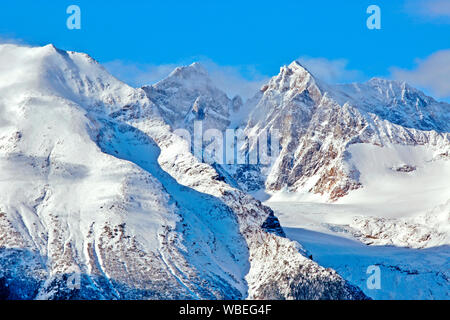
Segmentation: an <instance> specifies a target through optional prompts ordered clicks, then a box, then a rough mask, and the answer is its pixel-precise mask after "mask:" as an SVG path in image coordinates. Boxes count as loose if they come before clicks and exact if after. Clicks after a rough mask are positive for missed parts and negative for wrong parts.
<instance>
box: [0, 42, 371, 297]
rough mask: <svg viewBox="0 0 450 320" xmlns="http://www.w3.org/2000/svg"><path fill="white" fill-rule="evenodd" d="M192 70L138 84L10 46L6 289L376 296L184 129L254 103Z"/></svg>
mask: <svg viewBox="0 0 450 320" xmlns="http://www.w3.org/2000/svg"><path fill="white" fill-rule="evenodd" d="M187 69H188V70H187V71H188V73H187V74H186V68H180V69H177V70H175V71H174V72H173V73H172V74H171V76H170V77H169V78H168V79H166V80H165V81H162V82H160V83H158V84H156V85H154V86H152V87H147V88H144V89H134V88H131V87H129V86H128V85H126V84H124V83H122V82H121V81H119V80H117V79H115V78H114V77H113V76H111V75H110V74H109V73H108V72H107V71H106V70H105V69H104V68H103V67H102V66H100V65H99V64H98V63H97V62H96V61H94V60H93V59H92V58H90V57H89V56H88V55H86V54H81V53H75V52H66V51H61V50H58V49H56V48H55V47H54V46H52V45H48V46H45V47H36V48H29V47H22V46H16V45H0V168H1V169H0V265H1V269H0V296H1V297H2V298H13V299H77V298H81V299H244V298H251V299H264V298H276V299H364V298H366V296H365V295H364V294H363V293H362V291H361V290H360V289H359V288H357V287H355V286H353V285H351V284H350V283H349V282H348V281H346V280H344V279H343V278H342V277H341V276H340V275H338V274H337V273H336V272H335V271H334V270H332V269H327V268H323V267H321V266H320V265H318V264H317V263H316V262H314V261H313V260H311V259H310V258H309V253H307V252H306V251H305V250H304V249H303V248H302V246H301V245H300V244H299V243H297V242H295V241H291V240H289V239H287V238H286V237H285V236H284V231H283V229H282V228H281V226H280V224H279V222H278V219H277V218H276V217H275V216H274V214H273V211H272V210H271V209H269V208H268V207H266V206H264V205H262V204H261V202H259V201H258V200H255V199H254V198H253V197H252V196H250V195H248V194H246V193H245V192H243V191H241V190H239V189H237V188H235V187H234V186H232V185H229V184H227V183H226V182H225V181H223V180H224V179H223V177H222V176H221V175H220V174H219V173H218V172H217V171H216V170H215V169H214V167H212V166H210V165H208V164H206V163H202V162H200V161H199V160H198V159H196V158H195V157H194V156H193V155H192V154H191V153H190V149H189V146H188V144H187V143H186V141H185V140H183V139H182V138H180V137H179V136H178V135H176V134H174V133H173V129H174V126H175V125H176V124H178V123H184V124H186V125H187V126H189V122H190V121H191V120H192V119H195V118H197V119H200V118H203V119H210V120H211V123H214V125H216V124H218V125H223V126H225V125H227V124H228V121H231V120H229V119H227V117H228V116H229V115H230V113H231V112H236V111H238V110H239V109H240V107H241V102H240V99H239V98H235V99H229V98H228V97H226V95H224V94H222V93H221V92H219V91H217V90H215V89H214V88H213V87H212V86H209V84H208V83H205V82H201V81H202V80H201V79H205V77H204V76H205V75H204V71H203V70H202V69H201V68H200V66H198V65H193V66H191V67H188V68H187ZM193 80H195V81H193ZM197 80H198V81H197ZM178 84H183V86H180V87H177V86H178ZM186 87H188V89H189V90H185V88H186ZM197 91H198V92H201V94H197V93H196V94H194V95H191V92H197ZM210 98H213V100H211V99H210ZM178 102H181V105H180V104H178Z"/></svg>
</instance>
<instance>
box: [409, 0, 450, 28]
mask: <svg viewBox="0 0 450 320" xmlns="http://www.w3.org/2000/svg"><path fill="white" fill-rule="evenodd" d="M405 6H406V10H407V11H409V12H411V13H413V14H414V15H417V16H421V17H425V18H431V19H433V20H436V19H437V20H438V21H440V22H446V23H450V1H449V0H407V1H406V2H405Z"/></svg>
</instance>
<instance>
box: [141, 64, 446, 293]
mask: <svg viewBox="0 0 450 320" xmlns="http://www.w3.org/2000/svg"><path fill="white" fill-rule="evenodd" d="M199 70H201V71H199ZM193 75H195V79H196V80H195V81H193V82H194V83H195V84H196V85H195V86H193V85H192V84H191V82H190V81H186V79H191V78H192V77H194V76H193ZM200 79H201V80H200ZM198 84H201V85H200V87H199V86H198ZM156 88H159V90H157V89H156ZM144 89H145V91H146V93H147V95H148V97H149V98H150V100H152V101H155V103H157V104H158V101H163V103H159V105H160V108H161V109H162V114H163V116H164V117H165V118H166V121H167V122H168V123H172V125H173V127H176V128H186V129H188V130H189V131H190V132H191V133H192V130H193V129H192V128H193V122H194V121H195V120H202V119H203V120H204V122H205V123H206V127H207V128H217V129H219V130H224V128H226V127H227V126H228V127H229V128H239V129H242V130H244V132H245V135H246V136H247V137H249V140H248V141H247V143H246V144H245V145H244V146H243V148H242V149H240V150H239V152H241V153H242V154H243V155H244V156H243V157H244V158H245V155H248V154H249V153H251V152H256V151H258V150H259V149H258V148H261V143H259V144H258V142H257V141H258V138H259V137H263V136H266V135H267V133H269V132H274V130H278V131H279V132H280V135H279V136H280V148H279V149H280V150H279V155H277V156H276V158H275V159H274V161H273V162H272V163H271V164H270V165H264V164H257V165H252V164H242V165H239V164H234V165H227V164H225V165H224V164H215V165H214V168H215V169H216V171H217V173H218V174H219V177H220V179H221V180H224V181H225V182H227V183H228V184H229V185H231V186H233V187H235V188H237V189H239V190H242V191H244V192H250V193H252V194H254V195H256V196H258V197H261V198H264V199H267V198H268V197H270V200H269V201H268V202H267V203H266V204H267V205H269V206H271V207H272V208H274V209H275V210H276V212H277V215H280V217H281V222H282V224H284V225H286V226H288V227H289V232H288V236H289V237H290V238H292V239H295V240H299V241H300V242H301V241H305V242H306V243H308V247H309V248H310V249H311V250H313V251H314V252H312V253H313V254H314V255H315V256H316V255H317V256H318V257H319V261H320V262H323V263H324V264H325V265H327V266H331V267H335V268H337V269H338V270H339V271H340V272H341V273H342V274H345V276H346V278H347V279H348V280H354V279H355V273H356V278H357V279H361V270H363V269H364V268H367V265H362V263H363V264H365V263H369V262H370V261H371V262H372V264H374V265H382V266H386V268H385V269H384V271H383V272H384V273H385V274H387V275H386V277H389V278H390V279H391V280H392V279H397V280H395V281H394V280H392V281H394V282H395V283H399V282H402V281H405V283H410V281H415V282H417V283H420V285H418V286H411V285H408V286H406V285H405V287H396V286H395V285H394V284H391V285H390V286H387V289H386V290H385V291H381V292H376V293H374V292H372V291H370V290H369V291H367V290H365V292H366V293H367V294H369V295H371V296H372V297H375V298H377V297H379V298H385V299H386V298H387V299H389V298H395V297H398V298H403V299H411V298H446V297H447V296H448V292H447V291H446V290H445V289H444V290H442V288H445V287H446V286H447V285H448V280H446V279H448V277H449V274H448V271H447V270H448V257H449V255H448V245H449V244H450V229H449V226H450V210H449V207H448V203H449V201H450V158H449V154H450V134H449V132H450V105H449V104H446V103H442V102H438V101H436V100H434V99H433V98H431V97H428V96H426V95H425V94H424V93H422V92H420V91H419V90H417V89H415V88H412V87H411V86H409V85H408V84H406V83H402V82H397V81H389V80H383V79H372V80H370V81H368V82H366V83H362V84H356V83H355V84H344V85H330V84H326V83H324V82H322V81H320V80H319V79H316V78H315V77H314V76H313V75H312V74H311V73H310V72H309V71H308V70H307V69H306V68H305V67H303V66H302V65H300V64H299V63H298V62H296V61H294V62H293V63H291V64H290V65H288V66H284V67H282V68H281V70H280V73H279V74H278V75H277V76H275V77H273V78H272V79H271V80H270V81H269V82H268V83H267V84H266V85H264V86H263V87H262V88H261V90H260V92H258V93H256V95H255V96H254V97H253V98H251V99H249V100H248V101H247V102H245V103H244V104H242V105H239V108H233V107H232V105H233V102H232V101H236V100H238V98H234V99H233V100H231V99H229V98H224V97H225V95H224V93H223V92H221V91H220V90H218V89H217V88H215V87H214V84H213V83H212V82H211V80H210V79H209V78H208V75H207V73H206V72H205V71H204V70H203V69H202V68H201V67H200V66H199V65H198V64H194V65H191V66H187V67H183V68H179V69H177V70H175V71H174V73H173V74H172V75H170V76H169V77H168V79H166V80H163V81H161V82H160V83H158V84H156V85H153V86H151V87H145V88H144ZM201 100H203V101H209V104H208V107H207V108H204V109H203V110H208V109H209V110H221V111H219V112H222V115H225V117H224V118H220V121H218V120H217V119H219V118H217V117H214V116H210V117H209V118H208V117H203V118H200V117H198V116H195V117H194V116H192V114H194V112H193V111H191V110H195V109H196V105H198V103H197V101H201ZM166 101H170V103H167V102H166ZM165 105H170V106H171V109H172V110H183V112H182V113H181V114H180V115H178V119H180V120H178V122H177V123H175V122H173V121H172V120H171V118H170V114H165V110H164V106H165ZM210 114H211V115H214V114H215V113H214V112H210ZM263 141H264V140H263ZM325 212H327V213H325ZM299 228H301V229H299ZM303 228H305V229H303ZM302 230H314V232H325V233H327V234H328V233H331V234H333V235H334V236H336V237H344V238H345V239H346V238H348V237H350V238H351V239H352V240H354V241H358V242H359V243H361V242H362V243H363V244H367V245H376V246H385V245H387V246H398V247H406V249H404V250H405V251H404V252H403V251H401V250H400V249H399V250H400V251H396V250H390V249H389V247H386V250H384V249H383V247H382V248H380V250H379V251H377V250H375V249H374V250H372V251H371V250H370V249H367V250H362V251H361V252H363V253H362V254H361V255H360V253H358V252H359V251H358V250H359V249H358V250H357V251H355V256H354V257H352V258H351V259H348V261H359V262H358V263H353V262H351V263H350V264H345V263H343V264H340V263H339V262H340V261H347V258H345V259H343V258H342V254H341V253H340V250H343V249H342V248H340V245H337V246H333V245H332V244H329V245H327V244H326V242H325V241H323V238H325V239H333V238H329V237H328V238H327V237H326V236H323V237H322V236H321V235H320V233H316V234H317V240H316V241H317V243H314V241H310V237H309V235H308V236H306V237H305V235H304V231H302ZM310 242H311V243H312V244H310ZM343 242H344V243H348V242H346V241H343ZM329 246H330V248H335V249H336V251H335V252H334V254H335V256H333V255H329V254H328V252H329V251H330V250H331V249H329V248H328V247H329ZM318 248H320V249H318ZM344 248H345V249H344V252H345V253H344V254H343V255H344V256H345V257H347V255H348V252H349V251H350V252H353V251H354V250H355V249H354V248H353V244H352V245H351V246H350V247H349V248H347V247H344ZM408 248H430V250H431V251H424V252H418V251H408V250H412V249H408ZM366 251H367V252H366ZM324 252H325V253H326V254H325V255H324ZM383 252H384V253H385V254H384V256H383ZM397 252H401V254H402V255H403V256H405V257H406V258H405V259H404V260H402V263H401V264H400V263H399V262H398V261H397V260H396V259H390V257H389V255H390V254H396V253H397ZM428 252H430V253H428ZM339 254H341V255H339ZM380 257H384V260H380ZM392 258H393V257H392ZM358 259H360V260H358ZM416 260H419V261H416ZM420 261H426V262H424V264H423V265H422V264H421V262H420ZM443 261H447V262H444V263H443ZM411 270H412V271H411ZM405 277H409V278H408V279H406V278H405ZM412 278H414V280H410V279H412ZM362 279H363V280H358V283H359V284H360V285H361V288H364V285H365V284H364V281H365V280H364V278H362ZM423 285H425V286H427V287H428V288H429V291H427V292H426V293H424V292H423V291H422V290H421V287H422V286H423Z"/></svg>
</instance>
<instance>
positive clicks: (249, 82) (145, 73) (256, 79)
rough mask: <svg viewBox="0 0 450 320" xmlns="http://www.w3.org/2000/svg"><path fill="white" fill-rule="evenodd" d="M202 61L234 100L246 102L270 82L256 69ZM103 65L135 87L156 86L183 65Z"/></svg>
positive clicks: (121, 62) (116, 62) (112, 63)
mask: <svg viewBox="0 0 450 320" xmlns="http://www.w3.org/2000/svg"><path fill="white" fill-rule="evenodd" d="M199 62H200V63H201V64H202V65H203V66H204V67H205V68H206V69H207V70H208V73H209V75H210V78H211V79H212V81H213V82H214V84H215V85H216V86H217V87H218V88H220V89H222V90H223V91H224V92H226V93H227V94H228V96H230V97H233V96H235V95H237V94H238V95H240V96H241V97H243V98H244V99H246V98H249V97H251V96H253V95H254V94H255V93H256V92H257V91H258V89H259V88H260V87H261V86H262V85H263V84H264V83H265V82H266V81H268V79H269V77H268V76H264V75H262V74H260V73H258V72H257V71H256V69H255V68H254V67H252V66H238V67H236V66H220V65H218V64H216V63H215V62H213V61H212V60H209V59H200V61H199ZM184 64H185V65H186V63H184ZM187 64H190V63H187ZM103 65H104V66H105V68H106V69H107V70H108V71H109V72H110V73H111V74H112V75H114V76H115V77H117V78H118V79H120V80H122V81H124V82H126V83H128V84H129V85H131V86H134V87H140V86H143V85H150V84H154V83H156V82H158V81H159V80H162V79H164V78H165V77H167V76H168V75H169V74H170V73H171V72H172V71H173V69H175V68H176V67H177V66H179V64H163V65H151V64H136V63H129V62H123V61H121V60H114V61H111V62H106V63H104V64H103Z"/></svg>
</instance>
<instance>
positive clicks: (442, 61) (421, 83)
mask: <svg viewBox="0 0 450 320" xmlns="http://www.w3.org/2000/svg"><path fill="white" fill-rule="evenodd" d="M391 74H392V78H394V79H397V80H402V81H406V82H408V83H409V84H411V85H413V86H417V87H420V88H422V89H425V90H427V91H429V92H430V93H431V94H432V95H434V96H436V97H438V98H449V97H450V49H447V50H441V51H437V52H435V53H433V54H432V55H430V56H428V57H427V58H425V59H417V60H416V67H415V68H414V69H413V70H405V69H400V68H396V67H393V68H391Z"/></svg>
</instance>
